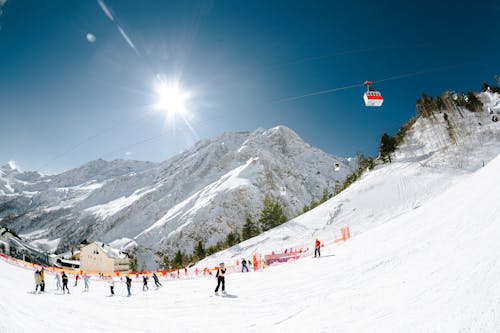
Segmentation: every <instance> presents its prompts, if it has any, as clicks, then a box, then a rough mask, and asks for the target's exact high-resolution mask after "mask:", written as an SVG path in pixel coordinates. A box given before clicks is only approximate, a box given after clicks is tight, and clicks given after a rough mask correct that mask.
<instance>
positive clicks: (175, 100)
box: [156, 83, 189, 118]
mask: <svg viewBox="0 0 500 333" xmlns="http://www.w3.org/2000/svg"><path fill="white" fill-rule="evenodd" d="M156 92H157V94H158V103H157V104H156V108H157V109H158V110H159V111H163V112H165V114H166V116H167V118H170V117H173V116H175V115H181V116H182V115H184V114H185V113H186V112H187V106H186V103H187V101H188V99H189V94H188V93H186V92H184V91H182V90H181V89H179V87H177V86H175V85H167V84H165V83H162V84H160V85H159V86H158V88H157V89H156Z"/></svg>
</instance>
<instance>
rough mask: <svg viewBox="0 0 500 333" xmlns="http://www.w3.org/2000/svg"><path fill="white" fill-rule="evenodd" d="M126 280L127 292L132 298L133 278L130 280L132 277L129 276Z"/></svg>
mask: <svg viewBox="0 0 500 333" xmlns="http://www.w3.org/2000/svg"><path fill="white" fill-rule="evenodd" d="M125 279H126V281H125V283H126V285H127V292H128V296H132V295H131V294H130V288H132V279H131V278H130V276H128V275H127V276H126V277H125Z"/></svg>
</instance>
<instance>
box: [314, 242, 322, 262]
mask: <svg viewBox="0 0 500 333" xmlns="http://www.w3.org/2000/svg"><path fill="white" fill-rule="evenodd" d="M320 249H321V242H320V241H319V239H317V238H316V243H315V244H314V258H316V255H318V257H321V252H320Z"/></svg>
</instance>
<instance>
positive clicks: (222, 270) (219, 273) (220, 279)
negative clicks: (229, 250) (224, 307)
mask: <svg viewBox="0 0 500 333" xmlns="http://www.w3.org/2000/svg"><path fill="white" fill-rule="evenodd" d="M224 274H226V267H224V263H223V262H221V263H220V264H219V268H217V273H216V274H215V278H216V279H217V287H216V288H215V295H219V286H220V285H221V283H222V293H223V294H225V293H226V281H225V279H224Z"/></svg>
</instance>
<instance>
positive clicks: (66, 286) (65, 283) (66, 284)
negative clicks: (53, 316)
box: [62, 272, 69, 294]
mask: <svg viewBox="0 0 500 333" xmlns="http://www.w3.org/2000/svg"><path fill="white" fill-rule="evenodd" d="M62 283H63V287H62V290H63V294H64V288H66V290H67V291H68V294H69V289H68V276H67V275H66V272H63V273H62Z"/></svg>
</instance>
